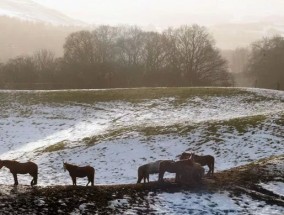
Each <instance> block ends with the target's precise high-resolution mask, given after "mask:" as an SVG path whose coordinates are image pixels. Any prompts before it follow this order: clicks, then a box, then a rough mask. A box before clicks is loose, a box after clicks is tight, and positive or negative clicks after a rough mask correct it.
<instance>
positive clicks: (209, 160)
mask: <svg viewBox="0 0 284 215" xmlns="http://www.w3.org/2000/svg"><path fill="white" fill-rule="evenodd" d="M190 157H191V158H192V159H193V160H194V162H196V163H199V164H200V165H201V166H205V165H207V166H208V168H209V170H208V172H207V175H212V176H213V174H214V163H215V158H214V157H213V156H212V155H203V156H199V155H196V154H194V153H189V152H183V153H182V154H181V156H180V160H183V159H188V158H190Z"/></svg>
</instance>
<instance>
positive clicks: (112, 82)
mask: <svg viewBox="0 0 284 215" xmlns="http://www.w3.org/2000/svg"><path fill="white" fill-rule="evenodd" d="M47 42H48V41H47ZM63 48H64V56H63V57H62V58H55V55H54V54H53V53H52V52H50V51H48V50H41V51H38V52H36V53H35V54H34V55H33V56H22V57H18V58H14V59H11V60H9V61H8V62H7V63H5V64H1V65H0V78H1V79H0V80H1V81H0V85H2V87H7V85H8V87H9V86H10V87H18V88H21V86H26V87H27V88H30V87H31V86H32V87H36V88H39V87H41V88H46V87H48V88H107V87H140V86H205V85H206V86H208V85H211V86H230V85H232V83H233V80H232V77H231V75H230V73H228V67H227V62H226V61H225V60H224V59H223V58H222V57H221V55H220V52H219V50H218V49H217V48H216V47H215V43H214V40H213V39H212V37H211V36H210V35H209V33H208V31H207V29H206V28H204V27H200V26H198V25H193V26H181V27H179V28H169V29H167V30H165V31H164V32H162V33H157V32H145V31H142V30H141V29H140V28H138V27H134V26H132V27H111V26H100V27H98V28H97V29H95V30H94V31H92V32H91V31H79V32H75V33H71V34H70V35H69V36H68V37H67V38H66V41H65V44H64V47H63ZM1 82H2V83H1Z"/></svg>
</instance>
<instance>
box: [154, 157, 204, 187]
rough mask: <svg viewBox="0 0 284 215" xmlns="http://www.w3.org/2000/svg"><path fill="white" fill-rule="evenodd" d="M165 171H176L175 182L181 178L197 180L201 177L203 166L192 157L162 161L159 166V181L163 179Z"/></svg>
mask: <svg viewBox="0 0 284 215" xmlns="http://www.w3.org/2000/svg"><path fill="white" fill-rule="evenodd" d="M165 172H170V173H176V178H175V181H176V182H180V181H181V179H183V181H184V180H185V179H188V180H191V181H193V180H194V181H196V182H199V181H200V180H201V178H202V177H203V174H204V168H203V167H202V166H201V165H200V164H197V163H195V162H194V161H193V159H184V160H180V161H162V162H161V163H160V167H159V181H163V177H164V173H165Z"/></svg>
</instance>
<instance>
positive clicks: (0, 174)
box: [0, 88, 284, 214]
mask: <svg viewBox="0 0 284 215" xmlns="http://www.w3.org/2000/svg"><path fill="white" fill-rule="evenodd" d="M129 90H131V89H129ZM207 90H208V92H209V91H210V88H208V89H207ZM223 90H224V91H230V90H234V91H236V89H223ZM237 91H238V92H239V93H232V94H230V93H226V92H225V93H224V94H222V93H217V94H216V95H210V96H209V95H208V96H206V95H204V94H196V95H191V96H188V97H186V98H183V99H182V101H181V100H180V98H179V97H178V95H177V96H174V95H171V96H168V97H167V96H164V97H161V98H149V99H147V98H144V99H141V100H139V101H135V102H133V101H131V100H129V101H128V100H125V99H121V100H120V99H113V100H108V101H103V100H98V101H92V102H84V101H83V102H82V100H80V99H78V101H76V100H75V101H74V100H68V101H65V100H64V98H63V101H60V102H59V101H52V102H46V101H43V102H36V101H33V99H34V98H35V97H36V96H35V94H36V93H37V96H38V94H40V93H42V92H30V91H24V92H23V91H22V92H17V91H16V92H15V91H0V102H1V104H0V108H1V111H0V134H1V135H0V146H1V147H0V159H16V160H18V161H22V162H24V161H27V160H32V161H34V162H36V163H37V164H38V166H39V179H38V184H39V185H41V186H46V185H58V184H59V185H65V184H71V178H70V176H69V175H68V173H67V172H64V171H63V165H62V161H63V160H64V161H67V162H70V163H73V164H77V165H88V164H89V165H91V166H93V167H94V168H95V169H96V176H95V183H96V184H121V183H136V181H137V168H138V167H139V166H140V165H142V164H145V163H147V162H152V161H155V160H158V159H174V160H176V159H178V157H177V156H178V155H179V154H181V153H182V152H184V151H194V152H195V153H197V154H211V155H213V156H214V157H215V159H216V164H215V167H216V168H215V171H220V170H224V169H228V168H231V167H235V166H239V165H242V164H247V163H249V162H251V161H253V160H256V159H260V158H265V157H269V156H272V155H281V154H284V144H283V140H284V137H283V136H284V135H283V130H284V126H283V119H284V92H283V91H273V90H261V89H237ZM72 92H73V91H70V93H72ZM86 92H88V93H90V92H92V91H86ZM96 92H97V91H96ZM48 93H49V92H44V93H43V94H44V95H46V94H48ZM50 93H53V94H54V93H56V91H55V92H54V91H50ZM58 93H60V92H59V91H58ZM65 93H66V92H65ZM23 94H25V99H22V98H21V95H23ZM44 95H43V96H44ZM171 176H172V175H170V174H169V175H167V174H166V177H171ZM18 178H19V183H21V184H29V183H30V180H31V178H30V177H29V176H25V175H20V176H19V177H18ZM150 180H157V175H153V176H151V177H150ZM86 182H87V181H86V179H78V180H77V183H78V184H79V185H85V184H86ZM0 183H1V184H12V183H13V177H12V174H11V173H9V171H8V170H7V169H6V168H2V169H1V170H0ZM262 186H266V187H268V188H269V189H270V190H274V191H275V192H277V193H280V194H281V195H283V190H281V188H282V189H283V184H281V183H276V182H275V183H271V184H266V185H262ZM279 190H280V191H279ZM281 192H282V193H281ZM147 199H148V201H149V203H147V207H146V206H145V208H148V209H149V210H150V211H152V212H153V213H157V214H184V213H191V212H192V214H283V213H284V209H283V208H279V207H277V206H275V207H274V206H269V205H263V203H262V202H258V201H254V200H252V199H250V198H249V197H247V196H242V197H234V196H233V197H232V196H230V194H229V193H215V194H206V193H205V194H204V193H203V194H197V193H188V192H185V193H173V194H170V193H157V194H153V195H149V196H148V197H147V198H146V200H147ZM144 203H145V202H144ZM123 204H124V205H126V206H123ZM145 204H146V203H145ZM127 205H128V200H127V198H126V199H124V200H122V201H119V202H110V207H114V206H116V207H117V208H120V207H121V208H122V209H123V207H124V209H123V211H127V214H135V208H134V209H133V210H134V211H131V210H132V209H127ZM137 207H138V204H137ZM143 207H144V206H142V208H143ZM125 208H126V209H125ZM140 209H141V208H140ZM78 210H79V209H78ZM74 213H75V212H74Z"/></svg>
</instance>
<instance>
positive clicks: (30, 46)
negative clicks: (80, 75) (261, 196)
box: [0, 0, 85, 62]
mask: <svg viewBox="0 0 284 215" xmlns="http://www.w3.org/2000/svg"><path fill="white" fill-rule="evenodd" d="M83 26H85V24H84V23H83V22H81V21H78V20H75V19H72V18H70V17H68V16H66V15H64V14H62V13H60V12H58V11H56V10H52V9H49V8H47V7H45V6H42V5H40V4H37V3H35V2H33V1H31V0H17V1H16V0H1V1H0V29H1V34H0V62H5V61H7V60H8V59H10V58H14V57H16V56H19V55H27V54H28V55H29V54H32V53H34V52H35V51H38V50H40V49H48V50H51V51H53V52H54V53H55V55H56V56H61V55H62V53H63V48H62V47H63V44H64V41H65V38H66V37H67V36H68V34H70V33H71V32H73V31H77V30H80V29H82V28H83Z"/></svg>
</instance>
